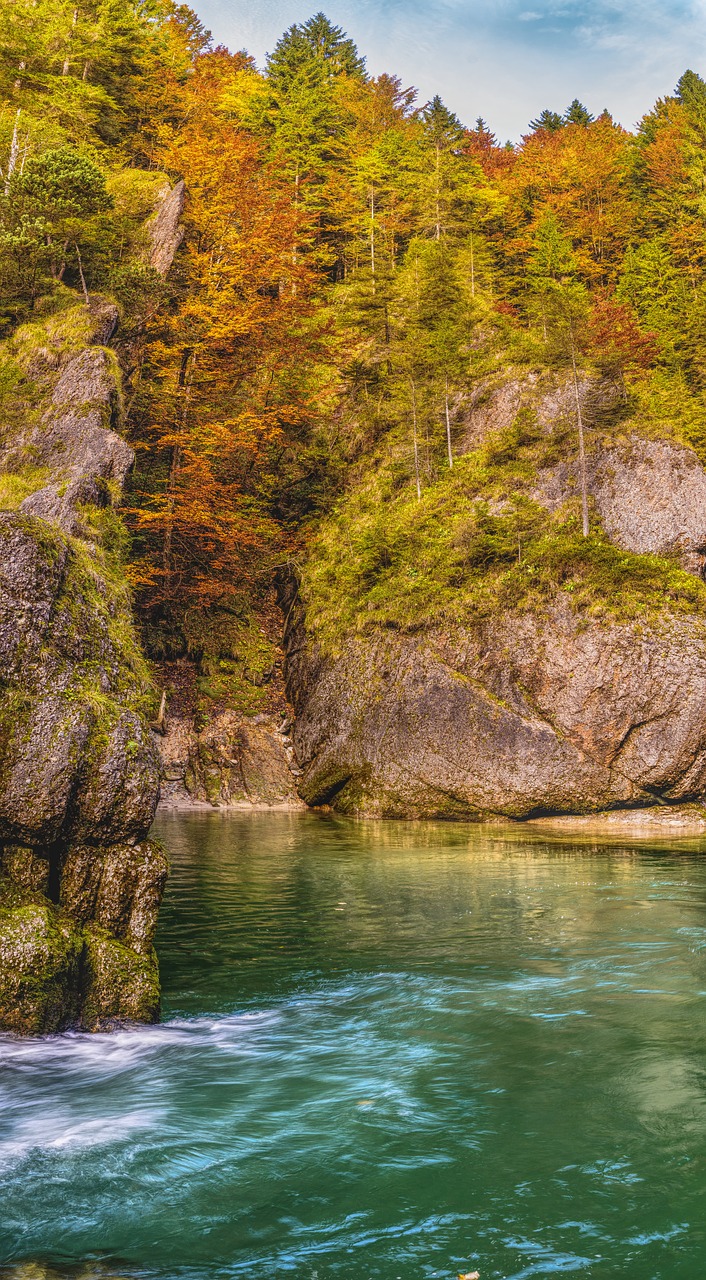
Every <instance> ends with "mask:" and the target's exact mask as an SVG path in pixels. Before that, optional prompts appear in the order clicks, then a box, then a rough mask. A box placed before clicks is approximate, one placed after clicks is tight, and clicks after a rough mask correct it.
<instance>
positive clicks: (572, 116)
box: [564, 98, 593, 128]
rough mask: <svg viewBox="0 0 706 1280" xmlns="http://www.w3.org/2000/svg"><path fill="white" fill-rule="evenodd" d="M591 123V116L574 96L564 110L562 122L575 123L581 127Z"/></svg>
mask: <svg viewBox="0 0 706 1280" xmlns="http://www.w3.org/2000/svg"><path fill="white" fill-rule="evenodd" d="M592 123H593V116H592V115H591V113H590V111H589V110H588V108H587V107H584V105H583V103H582V102H579V100H578V98H574V100H573V102H572V103H570V104H569V106H568V107H567V108H566V111H565V112H564V124H577V125H580V126H581V127H582V128H585V127H586V125H589V124H592Z"/></svg>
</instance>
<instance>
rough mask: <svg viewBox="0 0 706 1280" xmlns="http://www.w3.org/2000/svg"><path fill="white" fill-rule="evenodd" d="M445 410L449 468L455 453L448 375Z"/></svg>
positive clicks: (445, 388) (445, 390)
mask: <svg viewBox="0 0 706 1280" xmlns="http://www.w3.org/2000/svg"><path fill="white" fill-rule="evenodd" d="M444 411H445V413H446V448H447V449H448V451H449V468H451V467H453V464H454V455H453V451H452V449H451V416H450V414H449V377H448V374H447V375H446V384H445V387H444Z"/></svg>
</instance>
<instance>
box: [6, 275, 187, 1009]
mask: <svg viewBox="0 0 706 1280" xmlns="http://www.w3.org/2000/svg"><path fill="white" fill-rule="evenodd" d="M116 319H117V315H116V311H115V308H113V307H112V306H111V305H110V304H109V303H106V302H104V301H103V300H101V299H92V300H91V303H90V305H89V306H88V307H86V306H84V305H83V304H74V305H73V306H71V307H69V308H67V310H66V311H65V312H62V313H60V314H59V315H58V316H55V317H54V318H53V319H51V320H48V321H47V322H46V323H45V324H43V325H41V324H35V325H33V326H31V328H29V327H28V328H27V329H25V330H20V331H19V332H18V334H17V335H16V336H15V338H14V339H13V340H12V342H11V355H12V356H13V358H14V359H15V361H16V367H17V368H18V369H19V370H20V371H21V374H22V377H21V378H20V382H19V393H18V398H17V400H16V408H17V411H16V413H15V414H14V415H12V417H11V418H10V419H9V420H6V422H5V423H4V424H3V431H2V452H1V453H0V482H2V483H3V486H4V488H3V492H4V497H5V501H4V506H5V509H4V510H2V511H0V1028H2V1029H5V1030H12V1031H17V1032H20V1033H25V1034H36V1033H45V1032H51V1031H56V1030H59V1029H61V1028H63V1027H66V1026H83V1027H85V1028H89V1029H94V1028H98V1027H102V1026H110V1025H111V1024H113V1023H115V1022H120V1021H123V1020H125V1019H137V1020H153V1019H154V1018H156V1017H157V1014H158V1008H159V982H158V973H157V964H156V959H155V955H154V951H153V947H152V940H153V935H154V930H155V925H156V919H157V911H158V908H159V902H160V898H161V894H162V890H163V887H164V882H165V878H166V872H167V865H166V859H165V856H164V854H163V853H162V851H161V850H160V849H159V848H158V847H156V846H155V845H154V844H152V843H150V842H149V841H147V840H146V839H145V836H146V834H147V831H148V830H149V827H150V824H151V822H152V818H153V814H154V810H155V806H156V804H157V799H158V795H159V767H158V755H157V751H156V748H155V746H154V742H153V740H152V735H151V734H150V732H149V730H148V728H147V724H146V721H145V718H144V714H143V712H144V704H145V698H146V695H147V692H148V688H149V681H148V675H147V671H146V668H145V665H144V662H143V660H142V657H141V654H140V651H139V647H138V644H137V640H136V636H135V633H134V629H133V623H132V618H131V612H130V601H129V595H128V591H127V587H126V584H125V581H124V578H123V575H122V570H121V567H120V563H119V556H118V554H117V551H118V549H119V542H120V524H119V520H118V518H117V515H116V513H115V512H114V509H113V508H114V505H115V503H116V502H117V501H118V499H119V497H120V493H121V489H122V484H123V481H124V479H125V476H126V474H127V472H128V470H129V468H130V466H131V464H132V451H131V449H130V448H129V446H128V445H127V444H126V443H125V441H124V440H123V439H122V438H121V437H120V435H119V428H120V424H121V408H120V405H121V396H120V376H119V372H118V368H117V364H116V361H115V358H114V356H113V353H112V352H111V351H110V350H109V349H107V348H106V347H105V343H106V342H107V341H108V339H109V337H110V335H111V333H112V330H113V328H114V326H115V323H116Z"/></svg>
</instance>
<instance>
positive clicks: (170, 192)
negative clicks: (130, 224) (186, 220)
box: [148, 180, 186, 276]
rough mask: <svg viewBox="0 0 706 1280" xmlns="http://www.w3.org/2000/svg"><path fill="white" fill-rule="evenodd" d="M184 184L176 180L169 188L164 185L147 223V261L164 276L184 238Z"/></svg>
mask: <svg viewBox="0 0 706 1280" xmlns="http://www.w3.org/2000/svg"><path fill="white" fill-rule="evenodd" d="M185 199H186V184H185V183H184V181H183V180H182V181H180V182H177V184H176V186H174V187H172V188H171V189H170V188H169V187H168V186H167V187H165V189H164V191H163V193H162V198H161V200H160V203H159V208H158V209H157V212H156V214H155V216H154V218H153V219H152V220H151V222H150V224H149V228H148V229H149V238H150V254H149V263H150V266H151V267H154V270H155V271H158V272H159V274H160V275H161V276H166V274H167V272H168V270H169V268H170V267H171V265H172V262H173V261H174V255H175V254H176V251H177V249H178V248H179V245H180V244H181V242H182V240H183V239H184V228H183V226H182V225H181V221H180V219H181V215H182V213H183V212H184V201H185Z"/></svg>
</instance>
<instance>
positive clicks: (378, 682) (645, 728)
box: [286, 378, 706, 818]
mask: <svg viewBox="0 0 706 1280" xmlns="http://www.w3.org/2000/svg"><path fill="white" fill-rule="evenodd" d="M569 390H570V391H571V392H572V393H573V388H570V389H569ZM568 394H569V391H568V390H567V387H566V384H564V386H563V387H562V385H561V384H560V383H559V382H558V381H557V380H554V382H551V380H550V381H549V382H548V385H547V383H546V382H545V384H544V385H538V380H537V379H536V378H531V379H526V380H525V381H522V380H517V381H514V382H511V383H510V384H509V385H502V386H500V387H497V388H494V389H493V390H492V391H491V392H490V393H488V394H487V395H486V396H485V397H484V398H483V399H482V401H480V402H478V403H476V404H472V405H471V406H470V409H469V408H468V406H466V407H465V413H466V419H465V422H464V423H463V424H462V425H463V430H464V437H463V439H464V444H463V448H465V449H468V450H472V449H474V448H478V447H479V446H480V445H481V444H482V442H483V440H484V439H485V438H487V436H488V435H489V433H490V432H497V431H499V430H503V429H504V428H505V427H508V426H509V425H510V424H511V423H512V422H513V420H514V418H515V417H516V415H517V414H518V413H519V412H520V411H521V410H522V408H523V406H526V405H527V403H528V400H529V399H530V397H531V398H532V399H531V401H530V403H532V405H533V411H534V412H535V414H536V416H537V417H538V418H539V421H540V422H543V425H544V429H545V430H546V432H547V434H548V435H549V436H550V435H551V433H552V430H553V429H554V426H555V424H557V423H559V422H561V421H562V420H564V421H565V419H566V417H567V416H569V414H570V404H569V401H568V399H567V396H568ZM581 395H582V398H583V399H584V405H585V412H587V410H588V405H589V404H590V399H591V397H593V401H594V404H595V403H596V401H597V402H598V404H599V407H600V411H605V408H606V405H607V406H608V407H609V408H610V403H611V401H610V397H611V389H610V387H606V386H605V385H602V384H598V385H593V386H592V385H590V384H588V383H585V384H584V385H582V388H581ZM588 477H589V490H590V496H591V506H592V520H593V522H594V526H595V525H597V524H598V522H599V521H600V523H602V526H603V529H604V530H605V532H606V533H607V534H608V536H609V538H610V539H611V541H612V542H613V543H614V544H615V545H616V546H617V547H622V548H625V550H626V551H630V552H637V553H639V554H642V555H644V554H653V553H659V554H660V555H665V554H668V555H670V556H671V557H673V558H676V559H678V560H680V561H681V563H682V565H683V567H684V568H686V569H688V570H691V571H692V572H694V573H698V572H699V571H700V569H701V567H702V565H703V557H704V550H705V549H706V472H704V469H703V467H702V466H701V464H700V462H699V460H698V458H697V456H696V455H695V454H694V453H693V452H692V451H691V450H690V449H688V448H685V447H684V446H682V445H680V444H677V443H675V442H673V441H669V440H658V439H647V438H644V437H641V436H640V435H639V433H638V432H636V431H634V430H632V429H630V431H629V432H628V433H627V434H624V435H622V436H620V437H619V438H615V439H613V440H611V439H610V438H608V440H607V441H606V438H605V434H599V433H598V432H596V433H595V436H594V437H593V438H592V440H591V446H590V450H589V458H588ZM577 483H578V467H577V463H576V461H575V460H571V459H569V460H568V461H566V462H561V463H553V464H551V465H549V466H548V465H542V464H541V463H540V466H539V467H538V470H537V473H536V474H535V477H534V480H533V481H532V485H531V498H532V500H533V501H534V502H536V503H539V504H541V505H542V506H544V507H545V508H547V509H548V510H550V511H552V512H554V511H557V510H560V509H561V508H562V507H563V505H564V504H570V503H571V502H572V501H573V502H574V503H575V497H576V492H577ZM573 586H574V584H573V582H572V581H568V582H567V583H566V584H565V589H564V590H562V589H560V588H557V589H555V590H554V591H553V592H552V593H550V595H549V596H548V597H545V598H544V599H543V600H542V601H538V602H537V603H536V604H535V605H534V606H533V607H531V608H530V607H527V606H524V607H518V608H512V607H507V608H500V607H498V608H496V609H495V610H494V611H493V610H491V611H490V613H486V614H485V616H482V617H479V618H478V619H477V620H474V619H473V617H472V616H471V617H470V618H469V617H468V615H467V614H465V615H464V614H463V611H462V609H461V607H460V604H459V615H458V617H457V618H456V619H454V618H453V617H449V616H448V614H447V617H446V618H445V619H444V621H443V622H438V623H434V622H433V621H430V620H424V619H420V622H419V625H418V626H416V627H415V626H410V627H409V628H407V629H406V630H404V629H400V628H399V627H396V628H392V629H384V628H382V627H379V626H378V627H368V628H367V630H366V628H365V624H364V621H363V622H362V623H361V633H359V634H358V635H356V636H354V637H349V638H343V639H342V641H341V643H340V644H339V646H338V648H337V650H336V649H332V648H331V647H329V648H328V649H327V647H326V646H325V645H322V644H320V643H319V642H318V640H317V637H316V635H315V634H309V632H308V630H307V619H306V611H305V608H304V605H303V604H302V602H301V601H300V600H299V599H298V598H297V597H296V595H295V594H294V595H293V589H292V588H291V586H290V588H289V598H288V600H287V601H286V604H287V607H288V609H289V622H288V628H287V637H286V643H287V652H288V663H287V676H288V689H289V696H290V698H291V701H292V703H293V705H294V708H295V711H296V725H295V730H294V735H293V742H294V747H295V753H296V758H297V762H298V764H299V766H300V768H301V769H302V776H301V779H300V793H301V795H302V796H303V797H304V799H305V800H306V801H307V802H308V803H309V804H314V805H316V804H331V805H333V806H335V807H336V808H339V809H341V810H343V811H345V812H350V813H367V814H375V815H382V816H415V817H432V816H444V817H464V816H465V817H478V816H481V815H488V814H501V815H505V816H507V817H512V818H527V817H530V816H533V815H539V814H548V813H590V812H596V811H599V810H604V809H610V808H619V807H632V806H648V805H652V804H654V803H655V801H661V802H667V803H676V802H682V801H685V800H690V799H696V798H699V797H702V796H703V795H704V793H705V792H706V617H704V616H703V614H702V612H701V611H700V610H699V609H698V608H696V609H692V610H691V611H686V612H680V611H679V610H678V609H675V608H672V606H671V604H670V602H669V601H668V600H665V601H664V602H663V607H660V608H658V609H656V610H655V608H654V600H652V601H650V607H648V606H647V604H646V605H645V607H644V609H642V608H641V606H640V602H639V600H638V602H637V609H636V616H633V617H632V618H627V617H622V618H621V617H620V614H619V613H618V614H617V615H616V614H613V615H611V613H610V610H606V609H605V608H601V607H598V608H596V607H595V606H593V605H590V606H586V605H585V604H584V605H579V604H576V603H575V601H574V600H573V599H572V595H571V592H572V590H573ZM599 604H600V602H599Z"/></svg>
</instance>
